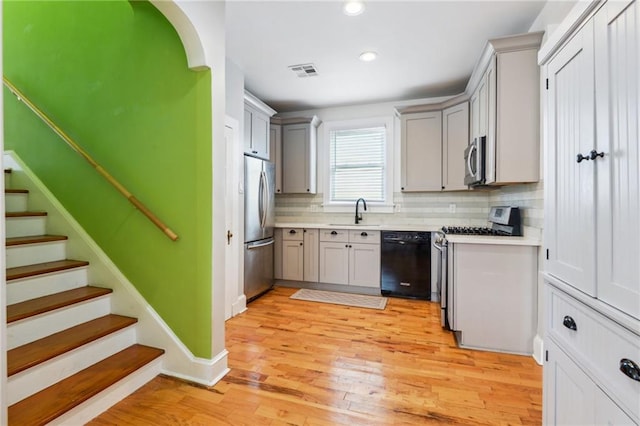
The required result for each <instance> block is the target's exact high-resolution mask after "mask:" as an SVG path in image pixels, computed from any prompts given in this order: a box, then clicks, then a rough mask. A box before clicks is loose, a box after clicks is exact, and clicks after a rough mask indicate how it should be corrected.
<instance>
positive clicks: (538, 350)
mask: <svg viewBox="0 0 640 426" xmlns="http://www.w3.org/2000/svg"><path fill="white" fill-rule="evenodd" d="M543 354H544V340H543V339H542V337H540V335H539V334H536V337H534V338H533V359H535V360H536V362H537V363H538V364H539V365H543V364H544V355H543Z"/></svg>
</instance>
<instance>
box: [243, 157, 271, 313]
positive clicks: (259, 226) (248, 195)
mask: <svg viewBox="0 0 640 426" xmlns="http://www.w3.org/2000/svg"><path fill="white" fill-rule="evenodd" d="M274 194H275V168H274V165H273V163H270V162H268V161H264V160H261V159H259V158H254V157H250V156H245V157H244V294H245V296H246V297H247V302H250V301H252V300H254V299H256V298H257V297H259V296H261V295H262V294H264V293H265V292H267V291H268V290H270V289H271V288H272V287H273V243H274V240H273V226H274V222H275V218H274V205H275V203H274Z"/></svg>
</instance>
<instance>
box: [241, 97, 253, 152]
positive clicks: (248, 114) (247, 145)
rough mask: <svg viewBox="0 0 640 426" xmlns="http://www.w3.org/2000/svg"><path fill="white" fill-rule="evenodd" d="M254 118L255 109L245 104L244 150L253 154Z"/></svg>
mask: <svg viewBox="0 0 640 426" xmlns="http://www.w3.org/2000/svg"><path fill="white" fill-rule="evenodd" d="M252 118H253V110H252V109H251V108H248V107H246V106H245V108H244V130H243V131H244V134H243V145H244V152H245V153H247V154H251V121H252Z"/></svg>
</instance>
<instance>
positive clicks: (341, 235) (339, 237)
mask: <svg viewBox="0 0 640 426" xmlns="http://www.w3.org/2000/svg"><path fill="white" fill-rule="evenodd" d="M320 241H333V242H336V243H347V242H349V231H347V230H345V229H321V230H320Z"/></svg>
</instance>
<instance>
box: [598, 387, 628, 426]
mask: <svg viewBox="0 0 640 426" xmlns="http://www.w3.org/2000/svg"><path fill="white" fill-rule="evenodd" d="M594 386H595V385H594ZM595 398H596V403H595V405H596V410H595V411H596V418H595V422H594V424H596V425H616V426H637V425H636V423H634V421H633V420H631V417H629V416H627V414H626V413H625V412H624V411H622V409H621V408H620V407H618V406H617V405H616V403H615V402H613V401H612V400H611V398H609V397H608V396H607V394H605V393H604V392H603V391H602V390H601V389H600V388H597V389H596V396H595Z"/></svg>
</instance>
